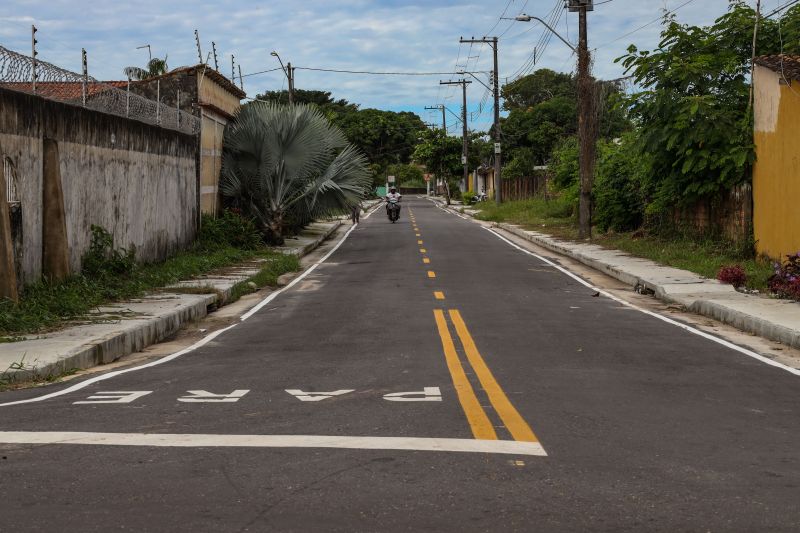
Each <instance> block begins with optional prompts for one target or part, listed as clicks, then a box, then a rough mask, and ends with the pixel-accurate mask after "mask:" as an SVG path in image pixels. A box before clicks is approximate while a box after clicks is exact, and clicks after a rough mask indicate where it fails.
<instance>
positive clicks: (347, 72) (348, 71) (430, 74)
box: [245, 67, 488, 76]
mask: <svg viewBox="0 0 800 533" xmlns="http://www.w3.org/2000/svg"><path fill="white" fill-rule="evenodd" d="M292 68H294V69H295V70H310V71H314V72H335V73H337V74H364V75H370V76H460V75H461V74H463V72H461V71H459V72H374V71H370V70H345V69H333V68H315V67H292ZM273 70H280V69H273ZM265 72H272V71H269V70H268V71H265ZM486 73H488V71H473V72H467V74H486ZM254 74H260V73H258V72H257V73H254ZM245 76H250V74H245Z"/></svg>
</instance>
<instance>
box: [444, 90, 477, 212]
mask: <svg viewBox="0 0 800 533" xmlns="http://www.w3.org/2000/svg"><path fill="white" fill-rule="evenodd" d="M470 83H472V82H471V81H469V80H465V79H461V80H458V81H440V82H439V84H440V85H461V92H462V95H463V103H462V105H461V125H462V134H461V136H462V146H461V163H462V164H463V165H464V183H465V184H466V183H467V180H469V161H468V158H469V141H468V135H469V130H468V129H467V85H469V84H470ZM443 116H444V115H443ZM445 190H446V191H447V203H448V204H449V203H450V188H449V185H448V184H447V181H446V180H445Z"/></svg>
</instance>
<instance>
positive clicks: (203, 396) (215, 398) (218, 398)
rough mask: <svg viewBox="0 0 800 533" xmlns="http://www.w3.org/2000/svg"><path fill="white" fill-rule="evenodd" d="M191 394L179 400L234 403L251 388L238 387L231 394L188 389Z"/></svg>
mask: <svg viewBox="0 0 800 533" xmlns="http://www.w3.org/2000/svg"><path fill="white" fill-rule="evenodd" d="M186 392H188V393H189V394H190V395H191V396H181V397H180V398H178V401H179V402H186V403H221V402H225V403H233V402H238V401H239V399H240V398H242V397H244V395H245V394H247V393H248V392H250V390H249V389H237V390H235V391H233V392H232V393H230V394H214V393H213V392H208V391H205V390H189V391H186Z"/></svg>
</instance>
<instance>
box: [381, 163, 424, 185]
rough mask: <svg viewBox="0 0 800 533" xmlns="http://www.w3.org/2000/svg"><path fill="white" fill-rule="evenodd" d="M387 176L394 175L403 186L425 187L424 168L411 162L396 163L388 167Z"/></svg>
mask: <svg viewBox="0 0 800 533" xmlns="http://www.w3.org/2000/svg"><path fill="white" fill-rule="evenodd" d="M386 175H387V176H394V177H395V179H396V180H397V183H398V184H399V185H400V186H401V187H424V186H425V176H424V173H423V172H422V169H421V168H419V167H418V166H416V165H411V164H394V165H389V166H388V167H387V168H386Z"/></svg>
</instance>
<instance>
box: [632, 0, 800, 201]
mask: <svg viewBox="0 0 800 533" xmlns="http://www.w3.org/2000/svg"><path fill="white" fill-rule="evenodd" d="M755 18H756V15H755V12H754V10H753V9H752V8H750V7H749V6H748V5H747V4H746V3H745V2H744V1H742V0H732V1H731V2H730V6H729V9H728V12H727V13H726V14H725V15H723V16H721V17H720V18H718V19H717V20H716V21H715V23H714V24H713V25H711V26H707V27H699V26H690V25H684V24H680V23H678V22H677V20H676V18H675V16H674V15H673V16H671V17H667V18H666V19H665V21H664V28H663V30H662V32H661V42H660V43H659V45H658V47H657V48H656V49H655V50H652V51H640V50H638V49H637V48H636V47H635V46H631V47H630V48H629V49H628V53H627V54H626V55H625V56H623V57H621V58H619V59H618V60H617V61H621V62H622V64H623V65H624V66H625V68H626V69H627V72H628V73H630V74H632V75H633V77H634V80H635V82H636V84H637V85H638V86H640V87H641V88H642V91H641V92H638V93H636V94H634V95H633V96H631V97H630V98H629V99H628V104H629V106H630V110H631V113H632V115H633V117H634V118H635V119H636V121H637V123H638V124H639V126H640V128H639V135H638V138H639V143H638V149H639V151H640V153H642V154H647V155H648V157H650V158H651V169H650V172H649V176H650V180H652V183H651V184H650V185H649V186H650V188H651V189H652V190H653V191H654V198H653V202H652V203H651V205H650V206H649V208H648V210H649V211H651V212H659V211H664V210H666V209H668V208H670V207H671V206H673V205H675V203H676V202H678V203H684V204H686V203H690V202H693V201H695V200H697V199H700V198H704V197H706V198H707V197H713V196H715V195H717V194H719V193H720V192H722V191H724V190H727V189H729V188H731V187H732V186H734V185H737V184H739V183H742V182H744V181H747V180H749V179H750V176H751V169H752V164H753V161H754V159H755V152H754V145H753V126H752V115H751V114H749V113H748V100H749V91H750V80H749V73H750V56H751V53H752V38H753V26H754V23H755ZM781 24H782V25H783V28H782V29H783V31H785V32H787V33H786V34H787V35H792V34H794V35H797V33H793V32H797V31H798V28H799V27H800V8H793V9H791V10H789V11H788V12H787V13H786V14H785V15H783V20H782V21H781ZM761 26H762V27H761V30H760V32H759V38H758V42H757V50H758V51H759V53H760V54H774V53H779V52H780V51H781V43H780V40H781V39H780V36H779V28H778V21H776V20H772V19H764V20H762V23H761ZM798 51H800V41H797V40H795V41H794V42H788V41H786V46H785V47H784V52H787V53H797V52H798Z"/></svg>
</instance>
